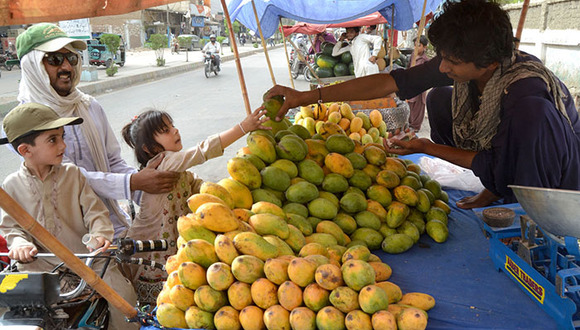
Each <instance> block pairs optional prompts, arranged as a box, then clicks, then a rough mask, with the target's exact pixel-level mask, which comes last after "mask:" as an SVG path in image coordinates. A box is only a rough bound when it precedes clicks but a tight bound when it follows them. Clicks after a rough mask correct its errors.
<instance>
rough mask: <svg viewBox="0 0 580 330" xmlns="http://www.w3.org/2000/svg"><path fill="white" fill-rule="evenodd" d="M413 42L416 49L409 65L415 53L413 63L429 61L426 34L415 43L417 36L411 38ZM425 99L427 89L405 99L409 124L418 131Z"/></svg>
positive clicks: (423, 111)
mask: <svg viewBox="0 0 580 330" xmlns="http://www.w3.org/2000/svg"><path fill="white" fill-rule="evenodd" d="M413 43H415V45H416V50H415V51H414V52H413V55H411V60H410V61H409V67H410V66H411V63H413V58H414V57H415V54H417V60H416V61H415V65H420V64H423V63H426V62H427V61H429V57H428V56H427V53H426V52H425V51H426V50H427V45H429V40H428V39H427V37H426V36H421V37H420V38H419V42H418V43H417V38H415V39H414V40H413ZM426 99H427V91H424V92H423V93H421V94H419V95H417V96H415V97H413V98H410V99H408V100H407V103H409V108H410V110H411V113H410V115H409V126H410V127H411V128H412V129H413V130H415V131H416V132H418V131H419V130H421V125H422V124H423V120H424V119H425V100H426Z"/></svg>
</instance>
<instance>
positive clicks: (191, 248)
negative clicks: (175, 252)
mask: <svg viewBox="0 0 580 330" xmlns="http://www.w3.org/2000/svg"><path fill="white" fill-rule="evenodd" d="M184 249H185V254H186V255H187V257H188V258H189V260H190V261H193V262H195V263H196V264H198V265H200V266H202V267H204V268H207V267H209V266H211V264H213V263H214V262H218V261H219V259H218V257H217V255H216V254H215V249H214V247H213V244H211V243H208V242H207V241H204V240H202V239H192V240H190V241H189V242H187V244H185V247H184ZM181 282H183V280H182V281H181Z"/></svg>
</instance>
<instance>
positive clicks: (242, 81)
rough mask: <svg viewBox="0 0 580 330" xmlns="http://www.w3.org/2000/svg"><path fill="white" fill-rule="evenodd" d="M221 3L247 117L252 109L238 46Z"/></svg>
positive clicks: (224, 4) (225, 7) (224, 7)
mask: <svg viewBox="0 0 580 330" xmlns="http://www.w3.org/2000/svg"><path fill="white" fill-rule="evenodd" d="M220 1H221V3H222V8H223V9H224V15H225V16H226V22H227V24H228V30H229V31H230V45H232V46H233V47H232V49H233V51H234V58H235V61H236V68H237V69H238V79H239V80H240V88H241V89H242V97H243V98H244V105H245V106H246V113H247V114H248V115H249V114H251V113H252V108H251V107H250V100H249V99H248V90H247V89H246V80H245V79H244V72H243V70H242V63H241V62H240V53H238V45H237V43H236V38H235V36H234V28H233V26H232V21H231V19H230V13H229V12H228V6H227V5H226V1H225V0H220Z"/></svg>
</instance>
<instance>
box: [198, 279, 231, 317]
mask: <svg viewBox="0 0 580 330" xmlns="http://www.w3.org/2000/svg"><path fill="white" fill-rule="evenodd" d="M194 299H195V305H196V306H197V307H199V308H201V309H202V310H204V311H206V312H210V313H214V312H216V311H217V310H218V309H220V308H222V307H223V306H225V305H226V303H227V302H228V298H227V296H226V293H225V292H223V291H218V290H215V289H213V288H212V287H210V286H209V285H202V286H200V287H199V288H197V289H196V290H195V294H194Z"/></svg>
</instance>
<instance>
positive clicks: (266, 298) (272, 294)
mask: <svg viewBox="0 0 580 330" xmlns="http://www.w3.org/2000/svg"><path fill="white" fill-rule="evenodd" d="M277 291H278V286H276V284H274V283H272V282H270V280H268V279H266V278H259V279H257V280H256V281H255V282H254V283H252V285H251V287H250V292H251V294H252V301H254V303H255V304H256V306H258V307H260V308H262V309H267V308H269V307H271V306H274V305H276V304H278V294H277Z"/></svg>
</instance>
